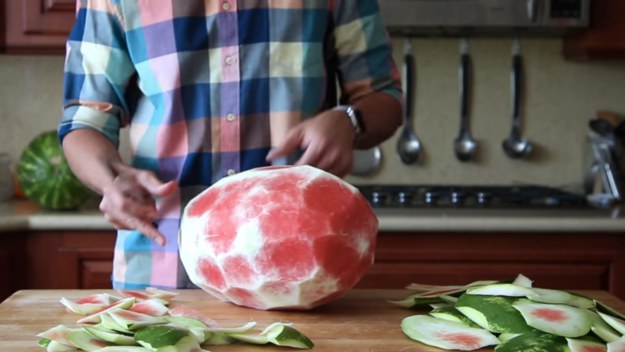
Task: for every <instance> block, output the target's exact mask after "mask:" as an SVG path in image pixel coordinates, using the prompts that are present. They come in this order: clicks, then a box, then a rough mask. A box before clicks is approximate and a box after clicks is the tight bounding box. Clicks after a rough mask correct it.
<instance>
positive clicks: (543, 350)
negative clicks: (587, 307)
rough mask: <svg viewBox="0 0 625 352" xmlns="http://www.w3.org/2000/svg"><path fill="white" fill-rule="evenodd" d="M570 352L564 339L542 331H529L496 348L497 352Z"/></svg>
mask: <svg viewBox="0 0 625 352" xmlns="http://www.w3.org/2000/svg"><path fill="white" fill-rule="evenodd" d="M519 351H532V352H569V349H568V346H567V341H566V339H565V338H564V337H561V336H557V335H553V334H549V333H546V332H542V331H537V330H534V331H529V332H526V333H523V334H520V335H518V336H516V337H513V338H511V339H509V340H507V341H504V342H502V343H500V344H499V345H497V346H496V347H495V352H519Z"/></svg>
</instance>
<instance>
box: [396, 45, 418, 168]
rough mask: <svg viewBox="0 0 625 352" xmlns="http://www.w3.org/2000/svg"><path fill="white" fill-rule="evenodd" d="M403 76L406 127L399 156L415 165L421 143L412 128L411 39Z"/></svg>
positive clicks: (405, 56)
mask: <svg viewBox="0 0 625 352" xmlns="http://www.w3.org/2000/svg"><path fill="white" fill-rule="evenodd" d="M402 76H403V77H402V85H403V91H404V123H403V125H404V126H403V129H402V132H401V135H400V136H399V139H398V140H397V154H399V157H400V158H401V161H402V162H403V163H404V164H413V163H415V162H416V161H417V160H418V159H419V153H421V141H419V138H417V134H416V133H415V132H414V129H413V128H412V112H413V111H412V110H413V92H414V91H413V87H414V81H413V80H414V58H413V56H412V43H410V39H406V43H405V44H404V65H403V70H402Z"/></svg>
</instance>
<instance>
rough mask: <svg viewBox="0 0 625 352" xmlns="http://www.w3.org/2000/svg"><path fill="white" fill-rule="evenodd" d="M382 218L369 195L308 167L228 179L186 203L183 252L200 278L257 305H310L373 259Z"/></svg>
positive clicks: (209, 287)
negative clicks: (364, 194) (376, 211)
mask: <svg viewBox="0 0 625 352" xmlns="http://www.w3.org/2000/svg"><path fill="white" fill-rule="evenodd" d="M377 230H378V219H377V217H376V216H375V214H374V212H373V210H372V208H371V206H370V205H369V203H368V202H367V200H366V199H365V198H364V197H363V196H362V194H361V193H360V192H359V191H358V190H357V189H356V188H355V187H354V186H352V185H350V184H349V183H347V182H345V181H343V180H342V179H340V178H338V177H336V176H334V175H332V174H330V173H327V172H325V171H322V170H320V169H317V168H314V167H311V166H282V167H275V166H274V167H264V168H257V169H253V170H249V171H245V172H242V173H239V174H236V175H233V176H228V177H226V178H224V179H221V180H220V181H218V182H217V183H215V184H214V185H213V186H211V187H209V188H208V189H206V190H205V191H204V192H202V193H201V194H199V195H198V196H196V197H195V198H194V199H192V200H191V202H189V204H188V205H187V206H186V207H185V209H184V212H183V215H182V223H181V227H180V238H179V244H180V257H181V260H182V263H183V264H184V267H185V269H186V271H187V273H188V275H189V277H190V279H191V281H192V282H193V283H195V284H196V285H197V286H199V287H200V288H202V289H204V290H205V291H207V292H208V293H210V294H212V295H214V296H216V297H217V298H219V299H221V300H223V301H228V302H232V303H235V304H238V305H242V306H247V307H252V308H256V309H263V310H268V309H310V308H314V307H316V306H319V305H322V304H325V303H327V302H330V301H332V300H334V299H335V298H338V297H340V296H341V295H342V294H343V293H345V292H346V291H347V290H349V289H350V288H352V287H353V286H354V285H355V284H356V283H357V282H358V281H359V280H360V278H361V277H362V276H363V275H364V274H365V273H366V271H367V270H368V269H369V268H370V266H371V264H372V263H373V258H374V252H375V245H376V238H377Z"/></svg>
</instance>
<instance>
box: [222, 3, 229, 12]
mask: <svg viewBox="0 0 625 352" xmlns="http://www.w3.org/2000/svg"><path fill="white" fill-rule="evenodd" d="M221 8H222V9H224V10H225V11H228V10H230V3H229V2H227V1H224V3H223V4H221Z"/></svg>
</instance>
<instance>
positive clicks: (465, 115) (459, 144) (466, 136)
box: [454, 38, 477, 161]
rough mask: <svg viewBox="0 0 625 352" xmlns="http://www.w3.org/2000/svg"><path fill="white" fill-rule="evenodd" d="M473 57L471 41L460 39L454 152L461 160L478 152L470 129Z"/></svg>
mask: <svg viewBox="0 0 625 352" xmlns="http://www.w3.org/2000/svg"><path fill="white" fill-rule="evenodd" d="M470 77H471V58H470V56H469V43H468V41H467V39H466V38H462V39H461V40H460V72H459V81H460V85H459V86H460V133H459V134H458V137H456V139H455V140H454V152H455V153H456V157H457V158H458V160H460V161H469V160H471V159H473V157H474V156H475V153H476V152H477V141H476V140H475V139H474V138H473V137H472V136H471V132H470V130H469V98H470V92H469V87H470Z"/></svg>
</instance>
